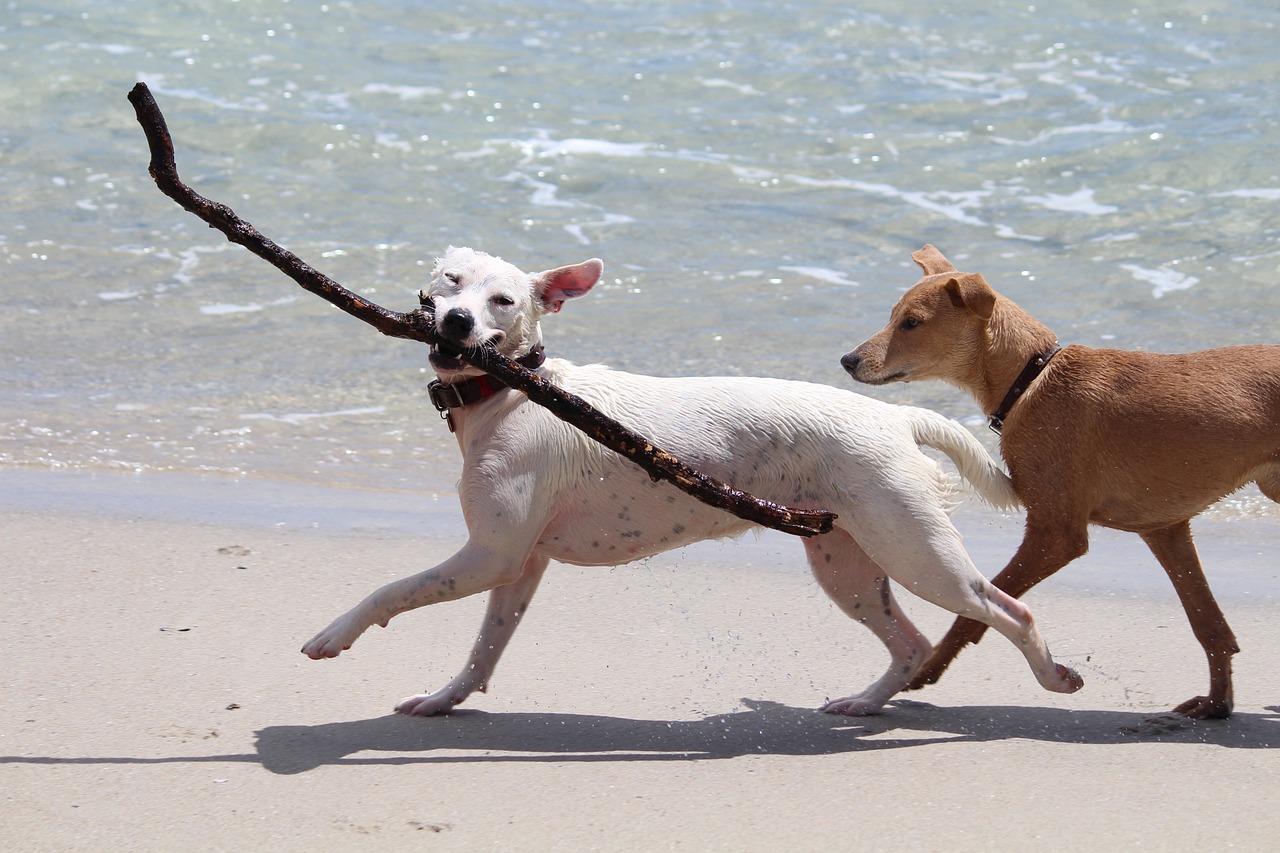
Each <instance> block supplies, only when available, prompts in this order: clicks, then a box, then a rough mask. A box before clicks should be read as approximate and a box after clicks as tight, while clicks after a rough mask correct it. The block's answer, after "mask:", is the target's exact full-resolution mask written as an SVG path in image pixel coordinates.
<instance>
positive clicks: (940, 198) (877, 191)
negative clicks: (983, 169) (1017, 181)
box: [787, 175, 992, 227]
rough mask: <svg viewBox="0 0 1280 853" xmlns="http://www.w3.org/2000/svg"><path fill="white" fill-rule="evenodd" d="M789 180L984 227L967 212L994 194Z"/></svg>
mask: <svg viewBox="0 0 1280 853" xmlns="http://www.w3.org/2000/svg"><path fill="white" fill-rule="evenodd" d="M787 179H788V180H791V181H794V182H796V183H797V184H800V185H801V186H806V187H819V188H824V189H845V190H853V191H855V192H860V193H867V194H868V195H877V196H881V197H883V198H891V199H897V200H899V201H903V202H906V203H907V204H910V205H913V206H915V207H919V208H922V209H923V210H928V211H930V212H931V213H936V214H938V215H939V216H943V217H945V218H947V219H950V220H952V221H954V222H960V223H963V224H965V225H977V226H984V227H985V226H986V225H987V223H986V222H985V221H984V220H982V219H980V218H979V217H977V216H973V215H972V214H970V213H968V212H966V208H969V207H976V206H978V204H979V202H980V201H981V200H982V199H984V198H987V197H989V196H990V195H991V194H992V193H991V191H990V190H969V191H963V192H952V191H949V190H937V191H934V192H927V193H926V192H920V191H917V190H900V189H898V188H897V187H895V186H891V185H890V184H873V183H868V182H866V181H856V180H853V179H852V178H834V179H819V178H810V177H808V176H806V175H788V176H787ZM948 202H949V203H948Z"/></svg>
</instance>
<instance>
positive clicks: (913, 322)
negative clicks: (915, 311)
mask: <svg viewBox="0 0 1280 853" xmlns="http://www.w3.org/2000/svg"><path fill="white" fill-rule="evenodd" d="M919 325H920V321H919V320H918V319H916V318H915V317H908V318H907V319H905V320H903V321H902V322H901V323H899V324H898V328H899V329H903V330H904V331H908V332H909V331H911V330H912V329H914V328H915V327H916V326H919Z"/></svg>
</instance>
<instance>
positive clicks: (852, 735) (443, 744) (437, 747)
mask: <svg viewBox="0 0 1280 853" xmlns="http://www.w3.org/2000/svg"><path fill="white" fill-rule="evenodd" d="M742 704H743V709H742V710H738V711H733V712H731V713H727V714H715V715H712V716H709V717H705V718H703V719H701V720H636V719H628V718H625V717H610V716H600V715H590V714H554V713H486V712H483V711H473V710H457V711H454V712H453V713H452V714H448V715H446V716H440V717H433V718H431V719H423V718H421V717H406V716H401V715H398V714H389V715H387V716H384V717H375V718H373V719H369V720H352V721H348V722H341V723H324V724H321V725H314V726H268V727H267V728H264V729H260V730H259V731H258V732H257V741H256V751H255V752H251V753H238V754H223V755H170V756H161V757H150V756H148V757H142V756H136V757H128V756H74V757H72V756H32V755H21V756H19V755H0V765H3V764H43V765H115V764H122V765H123V764H129V765H136V764H185V763H192V764H206V763H208V764H217V763H228V762H230V763H240V764H259V765H261V766H262V767H263V768H265V769H266V770H268V771H270V772H272V773H277V774H281V775H293V774H298V773H306V772H307V771H310V770H316V769H318V768H320V767H334V766H344V765H368V764H373V765H400V764H457V763H481V762H485V763H488V762H542V761H549V762H561V763H563V762H577V761H710V760H714V759H725V758H740V757H743V756H747V755H796V756H801V755H813V756H820V755H840V754H843V753H858V752H867V751H871V750H881V749H906V748H911V747H923V748H928V746H929V745H930V744H941V743H969V742H972V743H987V742H998V741H1004V740H1012V739H1018V740H1030V741H1042V742H1045V743H1077V744H1114V745H1116V746H1122V745H1124V744H1130V743H1147V744H1150V743H1167V744H1189V745H1190V744H1196V745H1200V744H1209V745H1214V746H1221V747H1231V748H1235V749H1280V706H1271V707H1268V708H1266V709H1265V711H1266V713H1236V714H1235V715H1233V716H1232V717H1231V719H1229V720H1204V721H1192V720H1188V719H1186V718H1185V717H1179V716H1176V715H1174V714H1171V713H1165V714H1156V715H1152V714H1142V713H1134V712H1117V711H1069V710H1063V709H1054V708H1042V707H1022V706H992V705H986V706H980V705H979V706H960V707H939V706H935V705H930V704H928V703H926V702H918V701H914V700H910V699H900V700H897V701H895V702H892V703H891V705H890V708H889V710H888V712H887V713H885V714H883V715H880V716H877V717H839V716H833V715H831V714H823V713H821V712H819V711H816V710H814V709H812V708H793V707H790V706H788V705H782V704H779V703H776V702H765V701H759V700H753V699H743V700H742Z"/></svg>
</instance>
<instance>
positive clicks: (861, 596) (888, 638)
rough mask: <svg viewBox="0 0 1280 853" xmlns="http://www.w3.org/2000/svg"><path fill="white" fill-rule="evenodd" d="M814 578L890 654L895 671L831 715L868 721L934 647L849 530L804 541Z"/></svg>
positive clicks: (836, 704)
mask: <svg viewBox="0 0 1280 853" xmlns="http://www.w3.org/2000/svg"><path fill="white" fill-rule="evenodd" d="M804 545H805V552H806V553H807V554H808V556H809V566H810V567H811V568H812V570H813V576H814V577H815V578H816V579H817V581H818V584H819V585H820V586H821V587H822V589H823V591H824V592H826V594H827V595H828V596H830V597H831V600H832V601H834V602H835V603H836V605H837V606H838V607H839V608H840V609H841V610H842V611H844V612H845V613H846V614H847V615H848V616H850V617H852V618H853V619H856V620H858V621H859V622H861V623H862V624H863V625H866V626H867V627H868V628H870V629H871V631H872V632H873V633H874V634H875V635H876V636H877V637H879V638H880V641H881V642H882V643H884V644H885V647H886V648H887V649H888V650H889V669H888V670H887V671H886V672H885V674H884V675H882V676H881V677H880V678H879V680H877V681H876V682H875V683H873V684H872V685H870V686H869V687H867V689H865V690H863V691H862V692H861V693H858V694H856V695H853V696H845V697H844V698H842V699H832V700H830V701H828V702H827V704H825V705H823V706H822V710H823V711H826V712H827V713H828V714H845V715H847V716H851V717H864V716H869V715H871V714H878V713H880V711H881V709H883V708H884V703H885V702H888V701H889V699H890V698H892V697H893V696H894V694H896V693H898V691H900V690H902V689H903V688H904V687H906V686H907V683H908V682H909V681H911V677H912V676H913V675H915V672H916V670H917V669H919V668H920V665H921V664H922V663H924V660H925V658H926V657H928V655H929V651H930V648H931V647H930V645H929V641H928V640H927V639H925V636H924V634H921V633H920V631H918V630H917V629H916V626H915V625H913V624H911V620H910V619H908V618H907V617H906V614H904V613H903V612H902V610H901V609H900V608H899V607H898V602H897V601H896V600H895V599H894V597H893V589H892V588H891V587H890V586H889V578H888V576H886V575H885V573H884V571H883V570H882V569H881V568H880V567H879V566H878V565H876V563H875V561H874V560H872V559H871V558H870V557H869V556H867V554H866V552H865V551H863V550H862V548H861V547H860V546H859V545H858V543H857V542H855V541H854V540H853V537H851V536H850V535H849V534H848V533H846V532H844V531H843V530H835V531H832V532H831V533H829V534H827V535H825V536H815V537H813V538H812V539H806V540H805V541H804Z"/></svg>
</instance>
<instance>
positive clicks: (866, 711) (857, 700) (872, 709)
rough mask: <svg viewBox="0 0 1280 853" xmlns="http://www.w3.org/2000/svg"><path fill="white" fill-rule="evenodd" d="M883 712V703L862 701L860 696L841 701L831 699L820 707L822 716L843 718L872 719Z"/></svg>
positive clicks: (870, 700) (848, 697) (872, 700)
mask: <svg viewBox="0 0 1280 853" xmlns="http://www.w3.org/2000/svg"><path fill="white" fill-rule="evenodd" d="M883 710H884V703H883V702H877V701H876V700H874V699H864V698H863V696H862V694H859V695H857V696H846V697H844V698H843V699H832V700H831V701H830V702H828V703H827V704H825V705H823V706H822V712H823V713H824V714H840V715H841V716H844V717H874V716H875V715H876V714H879V713H880V712H881V711H883Z"/></svg>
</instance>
